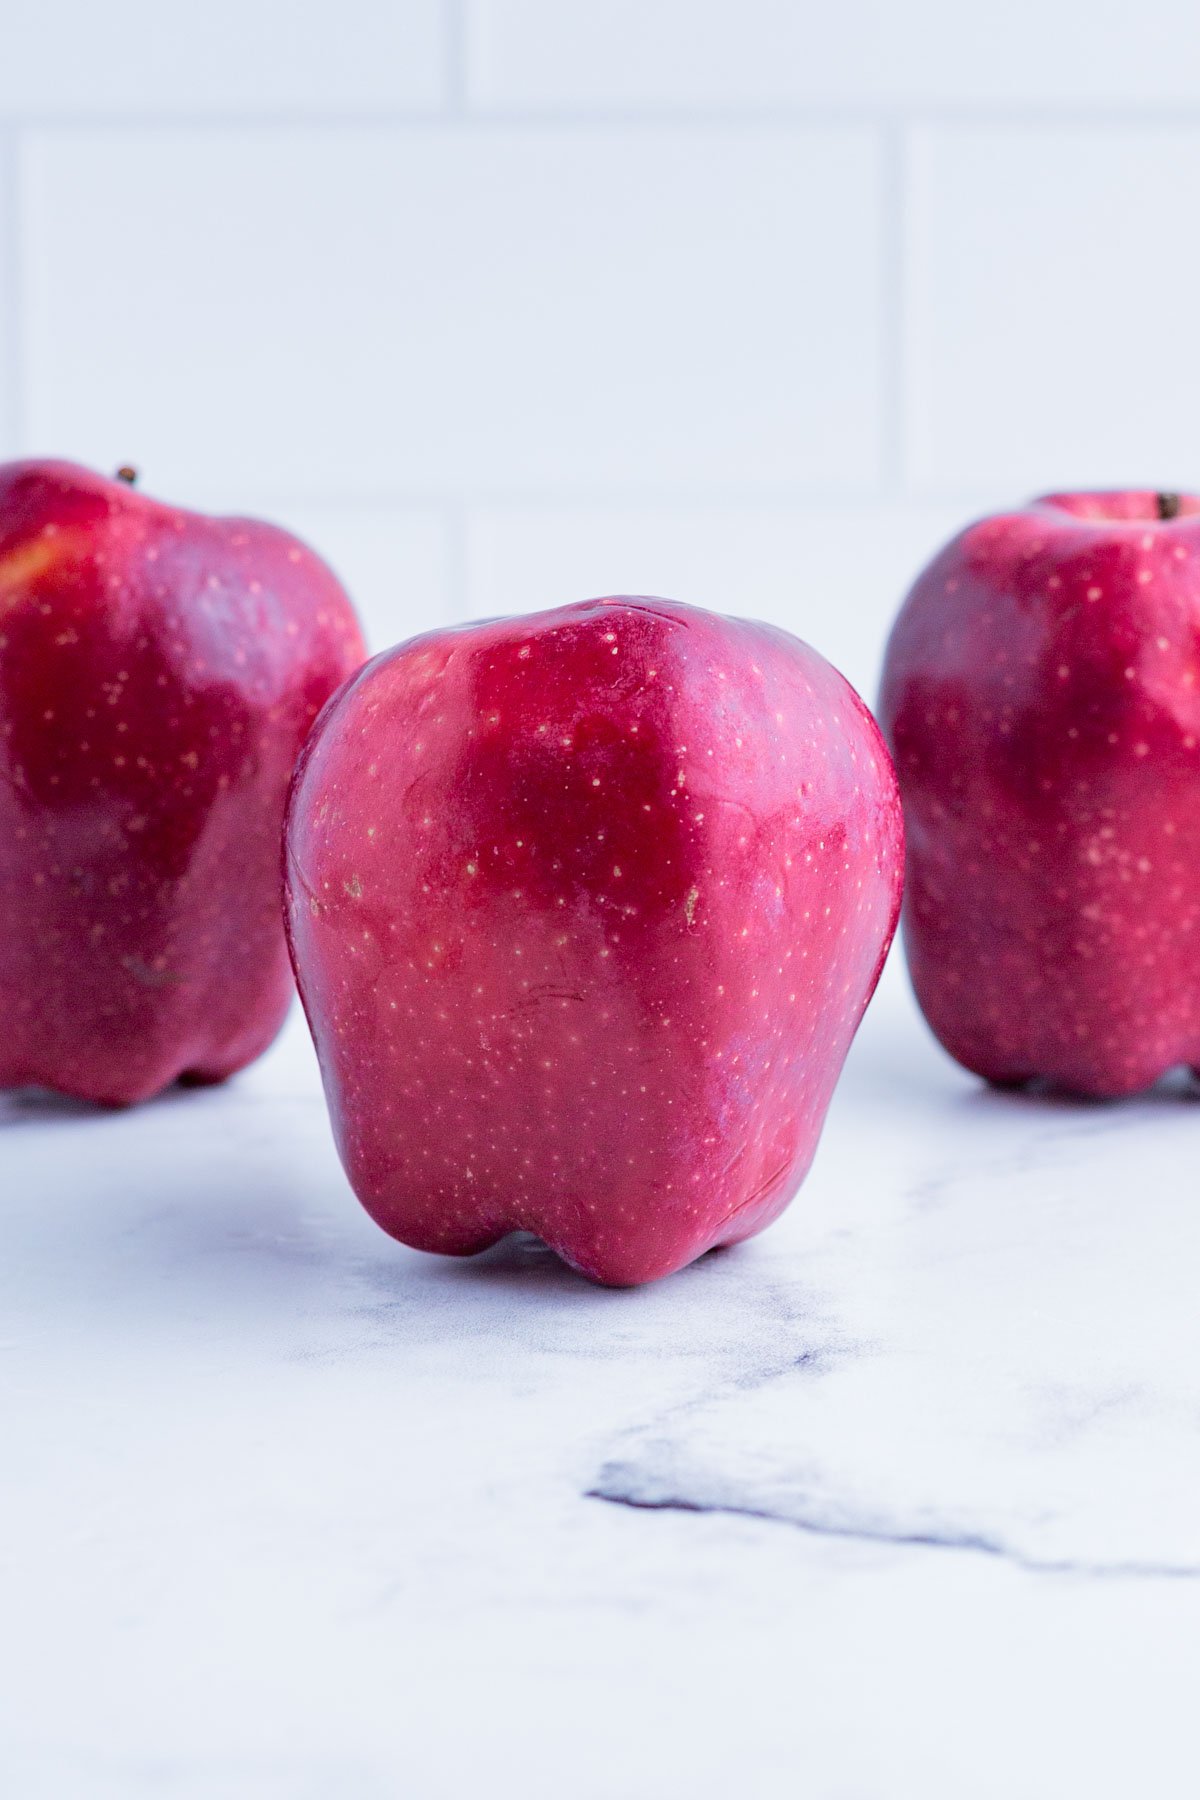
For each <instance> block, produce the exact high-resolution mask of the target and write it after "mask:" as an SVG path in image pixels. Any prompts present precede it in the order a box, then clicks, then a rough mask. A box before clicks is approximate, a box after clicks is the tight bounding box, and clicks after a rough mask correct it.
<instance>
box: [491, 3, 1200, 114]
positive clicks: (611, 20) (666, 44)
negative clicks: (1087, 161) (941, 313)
mask: <svg viewBox="0 0 1200 1800" xmlns="http://www.w3.org/2000/svg"><path fill="white" fill-rule="evenodd" d="M468 19H469V22H470V25H471V31H470V36H469V39H468V43H469V72H470V73H469V92H470V94H471V96H472V98H473V99H475V100H476V101H477V102H479V103H480V104H483V105H493V106H499V107H531V108H538V107H541V108H548V109H555V110H568V109H574V108H580V109H586V108H606V107H609V108H612V107H615V108H622V107H627V108H632V109H644V110H653V109H662V110H666V109H670V108H672V107H684V108H688V107H690V108H703V107H709V108H721V107H748V106H755V105H763V104H766V105H774V106H782V105H790V104H795V105H807V104H812V103H816V104H817V105H829V104H834V105H836V104H842V105H847V104H848V105H851V106H870V105H874V104H877V103H879V102H885V103H889V104H891V103H896V102H900V103H909V104H913V103H915V104H928V103H930V102H933V103H943V104H945V103H949V104H951V105H955V106H958V105H964V104H971V103H974V102H978V101H985V102H1005V103H1009V104H1012V103H1015V104H1017V105H1023V104H1028V103H1035V104H1036V103H1047V102H1056V101H1058V102H1064V103H1066V104H1075V103H1079V102H1085V103H1101V104H1102V103H1114V102H1115V103H1118V104H1129V103H1131V102H1132V103H1133V104H1139V105H1142V104H1152V103H1154V102H1156V101H1167V102H1174V103H1177V104H1191V103H1195V102H1198V101H1200V12H1198V11H1197V9H1196V7H1195V4H1194V0H1147V3H1146V4H1144V5H1142V6H1140V7H1138V8H1137V9H1136V10H1133V9H1131V8H1130V7H1129V5H1128V4H1117V0H1091V4H1089V5H1088V7H1087V8H1086V10H1084V9H1082V8H1081V7H1080V5H1079V4H1078V0H1008V3H1007V4H1006V5H1004V6H972V5H963V4H962V0H906V4H904V5H897V4H896V0H839V4H838V5H835V6H814V5H803V4H798V0H469V10H468Z"/></svg>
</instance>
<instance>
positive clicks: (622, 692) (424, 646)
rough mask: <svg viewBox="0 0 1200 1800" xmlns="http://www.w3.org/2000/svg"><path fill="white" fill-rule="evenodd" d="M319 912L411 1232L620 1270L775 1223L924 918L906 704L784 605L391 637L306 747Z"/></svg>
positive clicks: (291, 917) (384, 1191)
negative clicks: (874, 996)
mask: <svg viewBox="0 0 1200 1800" xmlns="http://www.w3.org/2000/svg"><path fill="white" fill-rule="evenodd" d="M287 846H288V856H287V866H288V875H287V896H288V930H289V936H290V940H291V945H292V955H293V960H294V962H295V966H296V972H297V976H298V979H299V985H300V991H301V996H302V998H303V1000H304V1004H305V1008H306V1010H307V1013H308V1017H309V1021H310V1024H311V1025H312V1029H313V1033H314V1036H315V1039H316V1043H317V1049H318V1052H319V1055H320V1059H321V1066H322V1070H323V1072H324V1078H325V1085H326V1092H327V1095H328V1098H329V1102H330V1107H331V1111H332V1114H333V1120H334V1128H335V1132H336V1135H337V1139H338V1145H339V1149H340V1151H341V1155H342V1159H343V1162H344V1164H345V1166H346V1169H347V1172H348V1174H349V1177H350V1180H351V1183H352V1184H353V1186H354V1189H355V1191H356V1192H357V1194H358V1196H359V1198H360V1199H361V1200H362V1202H363V1204H364V1206H365V1207H366V1208H367V1210H368V1212H369V1213H370V1214H371V1215H372V1217H373V1218H374V1219H375V1220H376V1221H377V1222H378V1223H379V1224H380V1225H382V1226H383V1228H384V1229H385V1230H386V1231H389V1232H391V1233H392V1234H393V1236H395V1237H398V1238H400V1239H401V1240H402V1241H403V1242H404V1243H407V1244H411V1245H414V1246H416V1247H417V1248H420V1249H423V1250H434V1251H442V1252H447V1253H449V1254H451V1255H460V1256H461V1255H469V1254H470V1253H472V1252H474V1251H479V1250H483V1249H485V1248H486V1247H487V1246H488V1245H490V1244H493V1243H495V1242H496V1240H497V1239H499V1238H501V1237H503V1236H504V1235H505V1234H506V1233H508V1232H510V1231H513V1230H514V1229H517V1228H525V1229H527V1230H529V1231H532V1232H535V1233H536V1234H537V1235H538V1236H539V1237H540V1238H542V1239H544V1240H545V1241H546V1242H547V1243H548V1244H549V1245H551V1246H552V1247H553V1249H555V1250H556V1251H557V1252H558V1253H559V1255H560V1256H562V1257H564V1258H565V1259H566V1260H567V1261H568V1262H569V1263H571V1264H573V1265H574V1266H575V1267H576V1268H577V1269H580V1270H582V1271H583V1272H584V1273H585V1274H587V1275H590V1276H592V1277H594V1278H595V1279H596V1280H598V1281H603V1282H609V1283H613V1284H628V1283H634V1282H641V1281H648V1280H651V1279H653V1278H654V1277H656V1276H660V1275H665V1274H667V1273H669V1272H670V1271H671V1270H673V1269H677V1268H679V1267H681V1266H682V1265H683V1264H684V1263H687V1262H690V1261H691V1260H692V1259H693V1258H694V1257H697V1256H699V1255H701V1254H702V1253H703V1252H704V1251H705V1250H708V1249H710V1248H712V1247H713V1246H714V1245H717V1244H730V1243H733V1242H735V1241H736V1240H738V1239H740V1238H745V1237H748V1236H750V1235H751V1234H752V1233H753V1232H756V1231H759V1230H761V1229H762V1227H763V1226H764V1225H766V1224H768V1223H769V1222H770V1221H771V1220H772V1219H773V1218H774V1217H775V1216H776V1215H777V1214H778V1213H779V1212H780V1211H781V1210H782V1209H783V1207H784V1206H785V1205H786V1204H787V1202H788V1200H789V1199H790V1197H791V1196H792V1194H793V1193H794V1192H795V1190H796V1188H797V1186H798V1185H799V1183H800V1181H801V1179H802V1177H803V1176H804V1174H805V1172H806V1170H807V1169H808V1166H809V1163H810V1162H811V1160H812V1156H813V1152H814V1150H815V1148H816V1142H817V1137H818V1135H819V1132H820V1129H821V1125H822V1121H823V1118H824V1114H825V1110H826V1107H827V1106H828V1103H829V1098H830V1095H831V1094H832V1092H833V1088H834V1084H835V1082H836V1080H837V1077H838V1073H839V1070H840V1069H841V1066H842V1062H843V1059H844V1058H845V1055H846V1051H847V1049H848V1048H849V1045H850V1040H851V1038H852V1037H853V1035H854V1032H855V1029H856V1027H857V1025H858V1022H859V1019H860V1018H861V1016H862V1013H863V1010H864V1008H865V1006H866V1004H867V1001H868V999H869V997H870V995H871V992H872V990H873V988H874V985H875V982H876V979H877V977H878V975H879V970H880V967H881V965H882V962H883V958H884V956H885V954H886V951H887V947H888V944H889V942H890V940H891V936H892V932H893V930H894V928H895V922H896V914H897V910H898V905H899V897H900V885H901V866H902V827H901V818H900V810H899V805H898V801H897V795H896V788H895V780H894V776H893V773H892V769H891V766H890V762H889V759H888V756H887V752H886V750H885V748H884V746H883V743H882V740H881V738H880V736H879V733H878V731H877V729H876V726H875V724H874V721H873V720H872V718H871V716H870V714H869V713H868V712H867V710H866V708H865V707H864V706H863V704H862V702H861V701H860V700H859V699H858V697H857V696H856V695H855V693H854V692H853V691H852V689H851V688H850V687H849V686H848V685H847V684H846V682H845V681H843V679H842V678H841V676H840V675H838V674H837V673H836V672H835V671H834V670H833V669H831V668H830V667H829V665H828V664H827V663H825V662H823V661H822V659H821V658H820V657H819V656H817V655H816V654H815V652H814V651H812V650H810V649H808V648H807V646H806V645H804V644H801V643H798V642H797V641H796V640H795V639H794V638H791V637H788V636H787V635H786V634H785V633H784V632H781V631H776V630H773V629H771V628H770V627H768V626H765V625H755V624H749V623H747V622H745V621H743V620H738V619H726V618H719V617H717V616H716V615H714V614H712V613H707V612H701V611H698V610H696V609H693V608H691V607H686V606H679V605H676V604H674V603H673V602H670V601H664V600H649V599H606V600H591V601H586V602H584V603H583V604H581V605H578V606H568V607H564V608H562V609H561V610H558V611H554V612H545V613H537V614H534V615H532V616H530V617H527V618H519V619H512V620H503V621H492V622H488V623H486V624H481V625H473V626H468V627H465V628H463V629H460V630H451V631H441V632H435V633H433V634H432V635H430V636H428V637H422V638H417V639H415V640H414V641H413V642H411V643H409V644H404V645H401V646H400V647H399V648H398V649H396V650H393V651H390V652H389V653H387V654H386V655H384V656H381V657H377V658H376V659H375V660H374V661H373V662H372V663H370V664H368V666H367V667H366V669H364V670H363V671H362V672H361V673H360V674H359V675H358V677H357V678H356V679H355V680H354V681H352V682H351V683H350V684H349V685H348V686H346V687H345V688H343V690H342V692H341V693H340V695H338V697H337V698H336V699H335V700H334V701H333V702H332V704H331V705H330V706H329V708H328V709H327V710H326V712H325V714H324V716H323V718H322V720H321V721H320V723H319V725H318V727H317V729H316V731H315V732H314V734H313V736H312V738H311V739H310V740H309V743H308V746H307V748H306V750H305V753H304V755H303V757H302V759H301V764H300V767H299V768H298V770H297V774H296V780H295V783H294V785H293V789H292V795H291V800H290V803H289V812H288V827H287Z"/></svg>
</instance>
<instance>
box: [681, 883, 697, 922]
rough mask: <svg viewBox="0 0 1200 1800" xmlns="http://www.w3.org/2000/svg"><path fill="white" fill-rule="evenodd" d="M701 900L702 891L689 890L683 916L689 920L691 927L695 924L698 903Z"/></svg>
mask: <svg viewBox="0 0 1200 1800" xmlns="http://www.w3.org/2000/svg"><path fill="white" fill-rule="evenodd" d="M699 898H700V889H699V888H698V887H694V888H690V889H689V890H688V896H687V899H686V900H685V901H684V903H683V916H684V918H685V919H686V920H687V922H688V925H689V927H690V926H692V925H694V924H695V921H696V902H697V901H698V900H699Z"/></svg>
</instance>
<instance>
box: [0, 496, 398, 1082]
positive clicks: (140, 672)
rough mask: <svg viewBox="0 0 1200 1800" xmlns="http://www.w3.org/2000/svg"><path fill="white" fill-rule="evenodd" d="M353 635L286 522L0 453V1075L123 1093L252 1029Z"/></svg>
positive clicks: (281, 987)
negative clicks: (298, 782) (213, 509)
mask: <svg viewBox="0 0 1200 1800" xmlns="http://www.w3.org/2000/svg"><path fill="white" fill-rule="evenodd" d="M365 654H366V652H365V650H364V649H363V645H362V641H361V637H360V634H359V630H358V625H357V622H356V620H355V617H354V613H353V610H352V608H351V606H350V603H349V601H348V600H347V598H346V596H345V594H344V593H343V591H342V589H341V587H340V586H339V584H338V582H337V580H336V579H335V577H334V576H333V574H332V573H331V572H330V570H329V569H328V568H326V567H325V565H324V564H323V563H322V562H321V561H320V560H319V559H318V558H317V557H316V556H314V555H313V553H312V552H311V551H310V550H307V549H306V548H305V547H304V546H303V545H302V544H300V543H298V542H297V540H296V539H295V538H293V537H290V536H289V535H288V534H287V533H286V532H282V531H278V530H276V529H275V528H274V527H273V526H270V525H261V524H257V523H255V522H253V521H251V520H245V519H210V518H203V517H200V516H199V515H198V514H195V513H188V512H182V511H179V510H177V509H176V508H173V507H169V506H163V505H160V504H158V503H157V502H156V501H154V500H151V499H148V498H147V497H146V496H145V495H143V494H141V493H139V492H138V491H137V490H136V489H135V488H133V487H131V486H130V485H128V484H127V483H126V482H125V481H110V480H107V479H106V478H104V477H103V476H99V475H94V474H92V473H90V472H89V471H88V470H86V469H82V468H79V467H76V466H75V465H73V464H70V463H64V462H23V463H9V464H7V465H5V466H3V467H0V916H2V917H3V919H4V934H3V941H2V943H0V1012H2V1014H3V1018H4V1033H3V1037H2V1039H0V1087H21V1086H39V1087H46V1088H52V1089H57V1090H58V1091H59V1092H60V1093H63V1094H68V1095H72V1096H74V1097H75V1098H77V1099H81V1100H88V1101H95V1102H100V1103H103V1104H108V1105H124V1104H129V1103H131V1102H134V1101H138V1100H144V1099H147V1098H148V1097H149V1096H151V1095H153V1094H155V1093H158V1092H159V1091H160V1090H161V1089H163V1088H165V1087H167V1086H168V1085H169V1084H170V1083H172V1082H173V1081H175V1080H177V1079H179V1078H184V1079H186V1080H191V1081H196V1082H215V1081H220V1080H222V1079H224V1078H225V1077H226V1076H228V1075H230V1074H232V1073H233V1072H234V1071H235V1070H236V1069H240V1068H241V1067H243V1065H244V1064H246V1063H248V1062H251V1061H252V1060H253V1059H254V1058H255V1057H256V1056H258V1055H259V1053H260V1052H261V1051H262V1050H264V1049H265V1048H266V1046H267V1045H268V1044H269V1043H270V1041H271V1039H272V1038H273V1037H274V1036H275V1034H276V1033H277V1031H278V1029H279V1027H280V1025H281V1024H282V1022H283V1018H284V1015H285V1013H286V1011H287V1008H288V1004H289V1001H290V996H291V992H292V984H291V977H290V970H289V967H288V958H287V949H286V945H285V941H284V933H283V919H282V909H281V906H280V894H279V888H280V862H281V837H282V822H283V808H284V801H285V798H286V794H287V787H288V782H289V779H290V777H291V774H292V770H293V768H294V765H295V760H296V756H297V754H298V752H299V749H300V746H301V744H302V743H303V741H304V738H305V736H306V734H307V732H308V729H309V727H310V725H311V724H312V721H313V719H314V717H315V716H316V714H317V712H318V711H319V709H320V707H321V706H322V705H323V704H324V702H325V700H326V699H327V698H328V696H329V694H330V693H331V692H332V691H333V689H334V688H335V687H336V686H337V685H338V684H339V683H340V682H341V681H342V680H343V679H344V678H345V677H346V676H347V675H348V674H349V673H350V672H351V671H352V670H353V669H354V668H355V667H357V666H358V664H359V663H361V661H362V660H363V657H364V656H365Z"/></svg>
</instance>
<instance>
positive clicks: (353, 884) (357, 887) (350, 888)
mask: <svg viewBox="0 0 1200 1800" xmlns="http://www.w3.org/2000/svg"><path fill="white" fill-rule="evenodd" d="M342 885H343V886H344V888H345V890H346V892H347V893H348V894H349V896H350V898H351V899H352V900H361V899H362V882H361V881H360V880H359V879H358V876H357V875H352V876H351V877H350V879H349V881H347V882H343V884H342Z"/></svg>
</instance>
